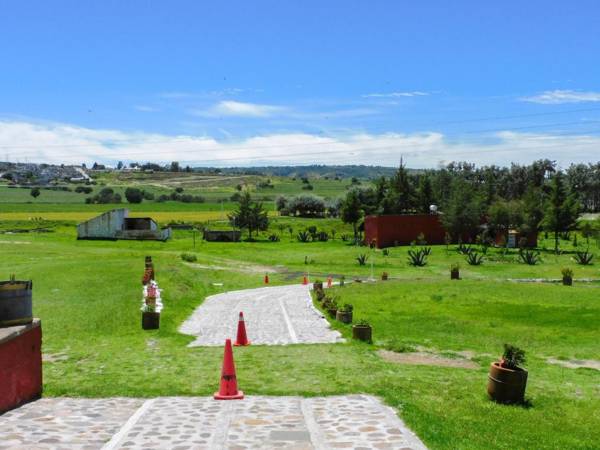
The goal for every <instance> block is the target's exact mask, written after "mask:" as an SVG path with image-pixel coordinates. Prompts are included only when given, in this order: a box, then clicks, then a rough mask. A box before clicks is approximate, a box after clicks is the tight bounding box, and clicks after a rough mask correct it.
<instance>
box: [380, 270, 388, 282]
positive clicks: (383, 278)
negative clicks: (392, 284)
mask: <svg viewBox="0 0 600 450" xmlns="http://www.w3.org/2000/svg"><path fill="white" fill-rule="evenodd" d="M387 279H388V273H387V272H383V273H382V274H381V281H386V280H387Z"/></svg>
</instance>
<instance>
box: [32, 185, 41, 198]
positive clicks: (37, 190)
mask: <svg viewBox="0 0 600 450" xmlns="http://www.w3.org/2000/svg"><path fill="white" fill-rule="evenodd" d="M41 193H42V192H41V191H40V188H39V187H34V188H31V191H29V195H31V196H32V197H33V198H38V197H39V196H40V194H41Z"/></svg>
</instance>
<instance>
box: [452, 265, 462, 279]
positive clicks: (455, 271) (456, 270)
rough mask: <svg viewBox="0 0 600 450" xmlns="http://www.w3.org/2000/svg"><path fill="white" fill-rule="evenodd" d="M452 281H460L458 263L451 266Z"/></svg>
mask: <svg viewBox="0 0 600 450" xmlns="http://www.w3.org/2000/svg"><path fill="white" fill-rule="evenodd" d="M450 279H451V280H460V265H459V264H458V263H454V264H452V265H451V266H450Z"/></svg>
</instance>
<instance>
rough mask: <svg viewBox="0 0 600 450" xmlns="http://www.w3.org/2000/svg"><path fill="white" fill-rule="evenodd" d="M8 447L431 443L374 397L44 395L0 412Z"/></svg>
mask: <svg viewBox="0 0 600 450" xmlns="http://www.w3.org/2000/svg"><path fill="white" fill-rule="evenodd" d="M0 448H1V449H7V448H10V449H50V448H52V449H104V450H111V449H170V450H188V449H194V450H195V449H198V450H199V449H210V450H213V449H230V450H242V449H272V448H273V449H274V448H285V449H295V450H300V449H330V448H354V449H419V450H421V449H425V446H424V445H423V444H422V443H421V441H420V440H419V439H418V438H417V437H416V436H415V435H414V434H413V433H412V432H411V431H410V430H408V429H407V428H406V427H405V426H404V424H403V422H402V421H401V420H400V419H399V418H398V417H397V416H396V415H395V413H394V411H393V410H392V409H391V408H388V407H386V406H384V405H383V404H382V403H380V402H379V400H377V399H376V398H374V397H371V396H367V395H350V396H337V397H317V398H308V399H304V398H300V397H258V396H257V397H254V396H250V397H247V398H246V399H244V400H241V401H215V400H213V399H212V398H207V397H160V398H156V399H151V400H142V399H124V398H113V399H100V400H94V399H64V398H55V399H42V400H38V401H36V402H33V403H29V404H27V405H25V406H23V407H21V408H19V409H16V410H13V411H10V412H8V413H6V414H4V415H1V416H0Z"/></svg>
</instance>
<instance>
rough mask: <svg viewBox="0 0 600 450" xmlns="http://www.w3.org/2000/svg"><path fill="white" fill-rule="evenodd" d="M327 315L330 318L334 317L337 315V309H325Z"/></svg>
mask: <svg viewBox="0 0 600 450" xmlns="http://www.w3.org/2000/svg"><path fill="white" fill-rule="evenodd" d="M327 313H328V314H329V316H330V317H335V315H336V313H337V308H327Z"/></svg>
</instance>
